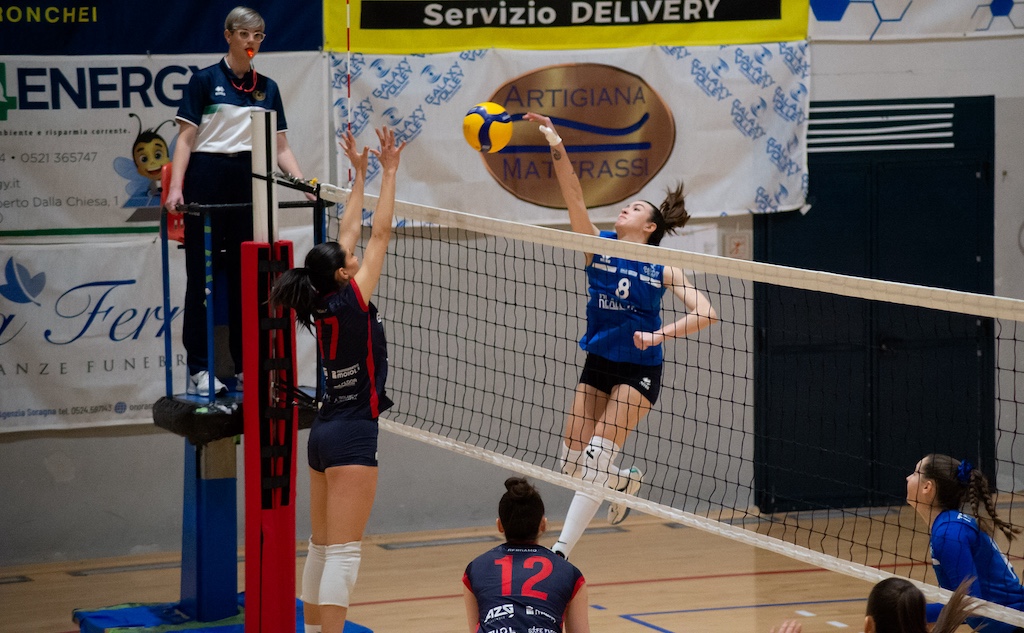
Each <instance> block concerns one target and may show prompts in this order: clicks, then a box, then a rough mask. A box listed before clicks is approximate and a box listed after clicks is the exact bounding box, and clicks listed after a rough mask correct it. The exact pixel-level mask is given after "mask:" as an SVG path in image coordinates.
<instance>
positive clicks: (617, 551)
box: [0, 508, 1024, 633]
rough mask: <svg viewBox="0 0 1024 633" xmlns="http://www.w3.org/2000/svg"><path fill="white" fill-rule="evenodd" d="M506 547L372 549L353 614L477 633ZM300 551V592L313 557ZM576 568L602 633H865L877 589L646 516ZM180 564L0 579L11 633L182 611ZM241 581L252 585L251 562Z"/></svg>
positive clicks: (435, 542) (92, 565) (488, 532)
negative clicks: (85, 616)
mask: <svg viewBox="0 0 1024 633" xmlns="http://www.w3.org/2000/svg"><path fill="white" fill-rule="evenodd" d="M908 513H910V514H908ZM895 514H896V515H897V518H896V519H895V520H896V521H897V522H899V523H901V524H902V523H904V522H905V521H908V520H910V521H913V520H914V519H913V515H912V511H911V510H910V509H909V508H904V509H901V510H899V511H895ZM1016 514H1017V511H1016V508H1015V511H1014V515H1016ZM1014 519H1018V517H1017V516H1014ZM557 527H558V526H553V528H557ZM554 534H556V532H554V529H553V530H552V531H551V532H549V534H548V538H545V539H543V542H544V543H545V544H548V545H550V543H548V541H551V540H553V538H554ZM497 536H498V535H497V532H496V531H495V530H492V529H470V530H464V531H451V530H447V531H444V532H430V533H411V534H400V535H386V536H372V537H370V538H368V539H367V540H366V542H365V543H364V546H363V562H362V566H361V569H360V575H359V581H358V583H357V584H356V588H355V591H354V595H353V604H352V607H351V609H350V610H349V617H350V618H351V619H352V621H353V622H357V623H359V624H362V625H363V626H366V627H369V628H370V629H372V630H373V631H375V632H383V633H387V632H392V631H416V632H417V633H442V632H443V633H452V632H460V631H466V630H467V626H466V623H465V611H464V607H463V603H462V584H461V580H462V572H463V570H464V569H465V566H466V564H467V563H468V562H469V561H470V560H471V559H472V558H473V557H475V556H476V555H478V554H480V553H481V552H483V551H485V550H487V549H489V548H491V547H494V546H495V545H496V544H497V543H498V542H499V541H498V538H497ZM1022 549H1024V546H1022V544H1021V543H1020V542H1015V543H1014V547H1013V548H1012V549H1011V560H1012V561H1013V563H1014V566H1015V568H1016V569H1017V570H1018V573H1019V572H1020V571H1021V568H1022V559H1021V554H1022ZM926 551H927V550H926V548H925V549H924V550H923V551H921V548H920V547H919V546H917V545H916V544H915V547H914V552H915V558H916V559H917V561H918V562H917V563H910V562H905V563H901V564H898V566H899V567H901V569H899V570H898V573H900V574H901V575H911V576H912V577H914V578H928V579H930V580H931V581H932V582H934V577H933V576H932V575H931V571H930V565H927V564H925V562H924V561H925V560H927V558H926V556H918V552H921V553H926ZM299 554H300V556H299V557H298V559H297V564H296V584H297V585H298V583H299V581H300V577H301V573H302V562H303V558H302V556H303V555H304V551H302V550H301V549H300V552H299ZM572 562H573V563H574V564H576V565H577V566H578V567H579V568H580V569H581V570H582V571H583V573H584V575H585V576H586V578H587V582H588V584H589V586H590V603H591V606H592V608H591V610H590V623H591V630H592V631H594V632H595V633H645V632H646V633H650V632H652V631H657V632H661V633H687V632H698V631H699V632H701V633H718V632H721V633H725V632H729V633H740V632H751V633H755V632H756V633H768V632H769V630H770V629H771V628H772V627H773V626H775V625H777V624H778V623H779V622H781V621H782V620H784V619H788V618H799V619H800V620H802V621H803V624H804V631H805V632H807V633H818V632H831V631H837V632H838V631H849V632H851V633H853V632H859V631H862V630H863V613H864V606H865V599H866V597H867V594H868V591H869V590H870V588H871V583H869V582H866V581H862V580H856V579H853V578H849V577H846V576H842V575H840V574H836V573H833V572H829V571H825V570H822V569H820V568H817V567H814V566H812V565H809V564H806V563H802V562H799V561H796V560H792V559H789V558H786V557H784V556H781V555H778V554H775V553H772V552H768V551H765V550H760V549H757V548H754V547H751V546H747V545H744V544H741V543H738V542H735V541H732V540H727V539H724V538H722V537H719V536H715V535H711V534H707V533H705V532H702V531H699V530H696V529H691V528H686V527H680V526H678V525H671V524H668V523H666V522H664V521H661V520H659V519H655V518H653V517H649V516H644V515H634V516H633V517H630V519H629V520H627V521H626V522H625V523H623V524H622V525H621V526H618V527H614V528H613V527H608V526H606V525H605V524H604V523H603V521H601V520H600V515H599V518H598V519H597V520H595V522H594V524H593V525H592V528H591V530H588V532H587V534H585V535H584V537H583V539H582V540H581V541H580V544H579V545H578V546H577V547H576V550H575V551H574V552H573V556H572ZM178 564H179V558H178V556H177V555H172V554H164V555H156V554H149V555H141V556H132V557H123V558H117V559H101V560H90V561H80V562H72V563H53V564H43V565H32V566H23V567H8V568H0V614H2V615H0V632H9V633H65V632H69V631H74V630H76V627H75V625H74V623H73V622H72V620H71V611H72V609H74V608H85V609H98V608H101V607H106V606H111V605H115V604H119V603H126V602H143V603H165V602H176V601H177V600H178V598H179V567H178ZM238 572H239V575H238V577H239V587H244V563H240V564H239V570H238ZM964 630H966V629H964Z"/></svg>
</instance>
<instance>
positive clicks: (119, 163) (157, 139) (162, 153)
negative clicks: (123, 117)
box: [114, 113, 178, 207]
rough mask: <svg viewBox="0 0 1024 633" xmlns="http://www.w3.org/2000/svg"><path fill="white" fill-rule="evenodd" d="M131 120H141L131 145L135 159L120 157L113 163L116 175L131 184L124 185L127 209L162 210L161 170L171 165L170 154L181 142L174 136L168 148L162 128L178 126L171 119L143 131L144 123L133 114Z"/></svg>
mask: <svg viewBox="0 0 1024 633" xmlns="http://www.w3.org/2000/svg"><path fill="white" fill-rule="evenodd" d="M128 116H130V117H132V118H135V119H138V122H139V132H138V134H137V135H136V136H135V142H134V143H132V156H131V158H127V157H125V156H118V157H117V158H115V159H114V171H116V172H117V174H118V175H119V176H121V177H122V178H124V179H125V180H127V181H128V183H127V184H126V185H125V193H127V194H128V200H127V201H125V203H124V206H125V207H148V206H159V204H160V168H161V167H163V166H164V165H166V164H167V163H169V162H171V153H172V152H173V151H174V144H175V142H176V141H177V140H178V137H177V136H175V137H174V139H173V140H172V141H171V143H170V144H169V145H168V143H167V141H165V140H164V138H163V137H162V136H160V128H161V127H163V126H164V124H166V123H170V124H171V125H177V123H176V122H175V121H174V120H173V119H168V120H166V121H164V122H163V123H161V124H160V125H158V126H156V128H155V129H152V128H151V129H148V130H143V129H142V119H141V118H139V117H138V116H137V115H135V114H133V113H129V114H128Z"/></svg>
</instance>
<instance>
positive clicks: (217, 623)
mask: <svg viewBox="0 0 1024 633" xmlns="http://www.w3.org/2000/svg"><path fill="white" fill-rule="evenodd" d="M276 118H277V116H276V113H275V112H273V111H271V112H257V113H253V115H252V119H253V125H252V129H253V156H252V159H253V203H252V207H253V211H254V213H253V235H254V240H253V241H252V242H246V243H244V244H243V245H242V277H243V278H242V315H243V316H242V337H243V341H244V345H245V349H244V351H243V372H244V375H245V376H246V388H245V390H244V393H242V394H239V393H237V392H229V393H228V394H227V395H226V396H221V397H218V396H217V395H216V394H215V393H214V390H213V388H212V385H211V388H210V389H209V392H208V393H209V394H210V395H209V396H205V397H200V396H189V395H183V394H179V395H174V390H173V381H172V367H171V363H170V361H168V362H167V363H166V370H165V380H166V393H167V396H166V397H164V398H161V399H160V400H159V401H158V402H157V403H155V404H154V407H153V417H154V422H155V423H156V425H157V426H160V427H161V428H164V429H166V430H169V431H171V432H173V433H176V434H178V435H182V436H183V437H185V438H186V441H185V450H184V478H183V512H182V546H181V557H182V560H181V599H180V601H179V602H176V603H169V604H136V603H126V604H121V605H116V606H113V607H107V608H104V609H97V610H75V611H74V613H73V619H74V621H75V622H76V623H77V624H78V625H79V626H80V631H81V633H108V632H109V633H113V632H114V631H116V632H117V633H128V632H130V631H152V632H154V633H155V632H157V631H159V632H160V633H170V632H172V631H184V630H188V631H215V632H216V633H288V632H290V631H296V632H297V633H301V632H302V630H303V622H302V612H301V611H302V603H301V602H300V601H298V600H296V597H295V596H296V593H297V592H296V586H295V571H296V556H295V550H296V539H295V481H296V439H297V436H298V431H299V428H300V418H301V420H302V421H303V422H305V424H303V425H301V426H302V428H306V427H308V426H309V423H310V422H311V420H312V417H313V414H315V406H314V407H309V406H305V407H300V406H298V404H297V403H298V402H300V401H302V402H308V401H309V400H311V399H310V398H309V397H308V396H305V395H304V394H302V393H300V392H299V391H298V389H297V387H296V386H295V385H296V383H297V371H296V367H295V362H296V361H295V319H294V315H293V314H292V313H291V311H290V310H287V311H284V310H281V309H279V308H271V307H270V306H269V304H268V302H267V298H268V297H269V293H270V289H271V288H272V287H273V283H274V281H275V280H276V279H277V277H278V276H280V274H281V273H283V272H284V271H286V270H288V269H289V268H291V266H292V261H293V249H292V244H291V242H288V241H281V240H278V239H277V210H278V206H279V205H278V203H277V199H276V195H275V193H276V192H275V188H276V185H278V184H283V185H285V186H288V187H290V188H292V189H297V190H300V191H303V192H306V193H311V194H315V195H316V201H315V202H314V203H312V205H313V208H314V222H313V225H314V227H316V229H315V231H316V234H317V236H318V238H317V239H322V235H323V231H324V228H323V224H324V217H325V214H324V207H325V202H324V200H323V199H322V198H321V197H320V196H321V186H320V185H317V184H315V182H304V181H297V180H296V179H293V178H291V177H288V176H282V175H281V174H278V173H276V172H275V171H274V170H273V166H274V160H275V157H276V156H277V138H276V129H277V125H276ZM169 168H170V165H167V166H165V168H164V173H163V180H164V182H163V184H164V187H163V191H164V195H166V192H167V190H168V184H169V179H170V169H169ZM325 187H326V189H325V190H324V192H323V193H324V194H325V195H328V196H329V197H330V198H337V197H339V196H338V191H339V190H338V189H337V188H336V187H332V186H329V185H328V186H325ZM335 201H337V200H332V202H335ZM285 204H286V205H287V206H303V207H308V206H310V204H311V203H309V202H297V203H285ZM217 206H223V205H207V207H206V208H203V207H201V206H199V205H190V207H189V209H187V210H186V212H189V213H199V214H202V215H203V217H204V225H205V227H206V231H205V235H206V272H207V275H206V284H207V297H208V298H209V299H208V301H207V302H206V303H207V305H206V311H207V325H208V328H207V333H208V338H209V340H208V350H209V355H208V358H210V359H211V364H212V359H213V357H214V354H213V349H212V348H213V331H214V329H213V324H214V320H215V319H214V316H215V315H214V308H215V305H214V298H215V297H216V296H217V295H216V294H215V293H214V292H213V290H214V279H213V271H212V265H211V255H212V253H211V250H212V249H211V244H210V228H209V227H210V222H209V213H215V212H216V209H214V208H211V207H217ZM169 215H171V216H173V215H176V214H168V213H167V212H166V210H164V211H163V213H162V215H161V227H160V228H161V238H162V239H161V248H162V255H163V269H164V270H163V284H164V310H165V313H166V314H170V313H171V300H170V281H169V272H168V267H169V263H168V260H169V252H168V248H169V246H168V242H169V240H170V239H176V236H177V235H179V234H180V232H179V231H178V229H179V228H180V226H181V223H180V219H176V218H174V217H170V218H169V217H168V216H169ZM179 217H180V216H179ZM164 351H165V356H166V358H167V359H171V358H173V356H172V354H171V328H169V327H168V328H167V329H166V331H165V339H164ZM212 369H213V368H212V367H211V371H210V380H211V383H212V380H213V376H214V372H213V371H212ZM238 435H244V439H245V441H244V460H245V462H244V473H245V521H246V525H245V588H246V591H245V593H239V592H238V581H237V578H238V557H237V552H238V539H237V530H238V528H237V516H236V510H235V508H236V501H237V499H236V487H237V481H236V472H237V470H236V469H237V459H236V455H237V450H236V446H237V436H238ZM345 630H346V632H352V633H357V632H369V629H366V628H365V627H361V626H359V625H358V624H353V623H346V627H345Z"/></svg>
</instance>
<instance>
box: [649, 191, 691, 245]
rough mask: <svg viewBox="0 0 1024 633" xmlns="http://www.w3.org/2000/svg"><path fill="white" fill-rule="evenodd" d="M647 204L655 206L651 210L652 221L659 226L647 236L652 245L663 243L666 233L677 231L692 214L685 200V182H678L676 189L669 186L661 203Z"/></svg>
mask: <svg viewBox="0 0 1024 633" xmlns="http://www.w3.org/2000/svg"><path fill="white" fill-rule="evenodd" d="M647 204H649V205H651V207H653V208H654V210H653V211H652V212H651V221H652V222H654V224H655V225H656V226H657V228H655V229H654V232H653V233H651V235H650V236H649V237H648V238H647V243H648V244H650V245H652V246H657V245H659V244H661V240H662V238H664V237H665V234H666V233H675V232H676V229H678V228H682V227H683V226H684V225H685V224H686V223H687V222H688V221H689V219H690V214H689V213H687V212H686V203H685V202H684V201H683V183H678V184H677V185H676V186H675V188H674V189H673V188H669V189H668V190H667V191H666V192H665V199H664V200H663V201H662V203H661V205H659V206H654V204H653V203H651V202H648V203H647Z"/></svg>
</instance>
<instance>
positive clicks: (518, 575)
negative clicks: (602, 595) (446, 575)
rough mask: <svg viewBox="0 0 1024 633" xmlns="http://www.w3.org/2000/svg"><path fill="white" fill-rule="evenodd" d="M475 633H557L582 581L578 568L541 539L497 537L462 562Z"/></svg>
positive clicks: (463, 579) (464, 582)
mask: <svg viewBox="0 0 1024 633" xmlns="http://www.w3.org/2000/svg"><path fill="white" fill-rule="evenodd" d="M462 582H463V584H465V585H466V587H467V588H468V589H469V590H470V591H471V592H473V595H474V596H476V601H477V605H478V607H479V609H480V624H479V626H478V628H477V631H478V632H479V633H530V632H531V631H532V632H533V633H548V632H551V633H560V632H561V631H562V620H563V619H564V616H565V609H566V607H567V606H568V605H569V602H570V601H572V599H573V597H574V596H575V595H576V592H578V591H579V589H580V587H582V586H583V583H584V582H586V581H585V580H584V578H583V574H582V573H581V572H580V570H578V569H576V567H575V566H574V565H573V564H572V563H570V562H568V561H567V560H565V559H564V558H562V557H561V556H559V555H557V554H555V553H554V552H552V551H551V550H549V549H548V548H546V547H544V546H542V545H517V544H512V543H503V544H501V545H499V546H498V547H495V548H494V549H492V550H490V551H488V552H486V553H484V554H481V555H480V556H478V557H477V558H475V559H474V560H473V562H471V563H470V564H469V565H468V566H467V567H466V573H465V575H464V576H463V578H462Z"/></svg>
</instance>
